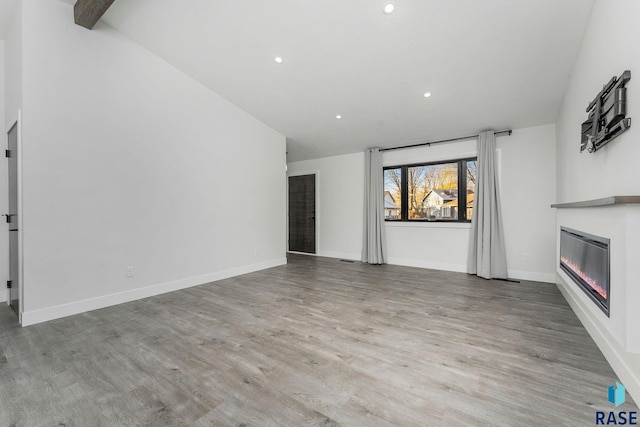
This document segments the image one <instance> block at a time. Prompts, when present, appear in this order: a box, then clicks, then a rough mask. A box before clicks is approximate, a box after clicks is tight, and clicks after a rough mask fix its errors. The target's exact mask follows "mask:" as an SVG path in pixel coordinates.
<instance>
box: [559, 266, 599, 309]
mask: <svg viewBox="0 0 640 427" xmlns="http://www.w3.org/2000/svg"><path fill="white" fill-rule="evenodd" d="M560 261H562V263H563V264H564V265H566V266H567V267H569V268H570V269H571V271H573V272H574V273H576V274H577V275H578V277H580V278H581V279H582V280H584V281H585V283H586V284H588V285H589V286H591V288H592V289H593V290H594V291H596V292H597V293H598V294H600V296H601V297H602V298H604V299H607V291H606V290H604V289H603V288H602V286H600V285H598V283H597V282H596V281H595V280H593V279H592V278H591V277H589V276H588V275H587V273H585V272H584V271H582V270H580V267H578V265H577V264H575V263H574V262H571V261H569V259H568V258H566V257H560Z"/></svg>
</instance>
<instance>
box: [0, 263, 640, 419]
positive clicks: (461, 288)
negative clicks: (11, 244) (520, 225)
mask: <svg viewBox="0 0 640 427" xmlns="http://www.w3.org/2000/svg"><path fill="white" fill-rule="evenodd" d="M12 316H13V314H12V312H11V311H10V309H9V308H8V307H5V306H2V307H0V426H28V427H36V426H67V427H70V426H82V427H84V426H139V425H150V426H218V425H220V426H222V425H229V426H307V425H309V426H314V425H319V426H337V425H343V426H484V425H487V426H489V425H491V426H545V425H549V426H550V425H553V426H561V425H567V426H570V425H576V426H588V425H595V412H596V411H597V410H602V411H609V410H612V409H613V407H612V406H611V404H609V403H608V402H607V387H608V386H609V385H610V384H612V383H613V382H614V381H615V380H616V376H615V374H614V372H613V371H612V369H611V368H610V366H609V365H608V363H607V362H606V361H605V359H604V357H603V356H602V354H601V353H600V351H599V350H598V349H597V347H596V346H595V344H594V343H593V341H592V340H591V338H590V337H589V336H588V334H587V333H586V331H585V329H584V328H583V327H582V326H581V324H580V322H579V321H578V319H577V318H576V316H575V315H574V314H573V312H572V311H571V309H570V308H569V306H568V305H567V303H566V302H565V301H564V299H563V297H562V295H561V294H560V292H559V291H558V290H557V289H556V287H555V286H554V285H551V284H544V283H533V282H522V283H508V282H500V281H487V280H483V279H478V278H476V277H473V276H469V275H467V274H461V273H450V272H442V271H436V270H425V269H417V268H407V267H398V266H389V265H385V266H369V265H365V264H360V263H345V262H341V261H339V260H335V259H327V258H316V257H307V256H301V255H290V256H289V264H288V265H286V266H282V267H276V268H272V269H269V270H264V271H261V272H257V273H252V274H247V275H243V276H239V277H236V278H232V279H227V280H222V281H219V282H215V283H210V284H206V285H203V286H198V287H195V288H190V289H188V290H184V291H179V292H174V293H170V294H165V295H160V296H156V297H152V298H147V299H144V300H140V301H136V302H132V303H127V304H122V305H119V306H116V307H110V308H107V309H103V310H97V311H93V312H90V313H85V314H81V315H77V316H72V317H68V318H64V319H59V320H55V321H51V322H48V323H45V324H40V325H35V326H30V327H27V328H19V327H17V326H16V325H15V320H14V319H13V318H12ZM630 400H631V399H630V398H629V397H628V396H627V401H628V403H625V404H623V405H622V406H620V407H619V408H618V410H626V411H629V410H637V407H636V405H635V404H634V403H633V402H632V401H630Z"/></svg>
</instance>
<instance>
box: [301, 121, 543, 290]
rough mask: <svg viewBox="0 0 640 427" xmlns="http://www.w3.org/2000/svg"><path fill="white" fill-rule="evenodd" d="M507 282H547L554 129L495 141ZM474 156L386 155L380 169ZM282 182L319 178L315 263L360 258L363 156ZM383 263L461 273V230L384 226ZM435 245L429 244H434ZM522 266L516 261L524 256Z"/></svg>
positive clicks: (308, 167) (437, 150)
mask: <svg viewBox="0 0 640 427" xmlns="http://www.w3.org/2000/svg"><path fill="white" fill-rule="evenodd" d="M497 141H498V148H499V152H500V159H501V175H502V201H503V213H504V216H505V238H506V242H505V244H506V246H507V252H508V264H509V274H510V276H512V277H514V278H520V279H528V280H540V281H547V282H552V281H553V280H554V255H553V247H554V242H555V234H554V223H555V214H554V212H553V211H552V210H551V209H550V205H551V203H553V202H554V200H555V187H554V186H555V174H554V164H555V127H554V125H546V126H538V127H534V128H527V129H516V130H514V132H513V135H511V136H505V137H498V139H497ZM475 155H476V142H475V140H471V141H463V142H457V143H451V144H441V145H435V146H432V147H425V148H415V149H410V150H396V151H387V152H385V153H384V155H383V163H384V165H385V166H393V165H401V164H407V163H419V162H429V161H439V160H448V159H453V158H463V157H470V156H475ZM288 170H289V174H290V175H292V174H301V173H310V172H314V171H318V173H319V189H318V191H319V193H320V197H319V203H320V204H319V209H318V211H319V213H320V217H319V219H318V221H319V246H318V255H321V256H335V257H340V258H352V259H359V258H360V250H361V246H362V209H363V197H362V194H363V191H364V182H363V176H364V156H363V154H362V153H357V154H350V155H345V156H337V157H328V158H323V159H316V160H308V161H302V162H292V163H289V165H288ZM386 231H387V249H388V254H389V262H390V263H392V264H399V265H409V266H416V267H425V268H436V269H444V270H451V271H466V262H467V247H468V241H469V224H451V223H448V224H434V223H387V225H386ZM434 242H435V244H434ZM525 252H527V253H528V254H529V257H528V258H529V260H528V261H525V260H524V253H525Z"/></svg>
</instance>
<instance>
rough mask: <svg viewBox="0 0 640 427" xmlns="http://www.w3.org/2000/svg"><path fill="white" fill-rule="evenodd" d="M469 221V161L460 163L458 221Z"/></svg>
mask: <svg viewBox="0 0 640 427" xmlns="http://www.w3.org/2000/svg"><path fill="white" fill-rule="evenodd" d="M466 220H467V161H466V160H460V161H458V221H466Z"/></svg>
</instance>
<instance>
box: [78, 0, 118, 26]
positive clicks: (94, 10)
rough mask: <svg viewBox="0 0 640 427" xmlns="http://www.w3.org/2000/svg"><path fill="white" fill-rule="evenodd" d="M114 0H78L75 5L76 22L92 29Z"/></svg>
mask: <svg viewBox="0 0 640 427" xmlns="http://www.w3.org/2000/svg"><path fill="white" fill-rule="evenodd" d="M113 2H114V0H78V1H76V4H75V6H74V7H73V17H74V20H75V21H76V24H78V25H80V26H82V27H85V28H88V29H92V28H93V26H94V25H96V22H98V21H99V20H100V18H102V15H104V13H105V12H106V11H107V9H109V6H111V4H112V3H113Z"/></svg>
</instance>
